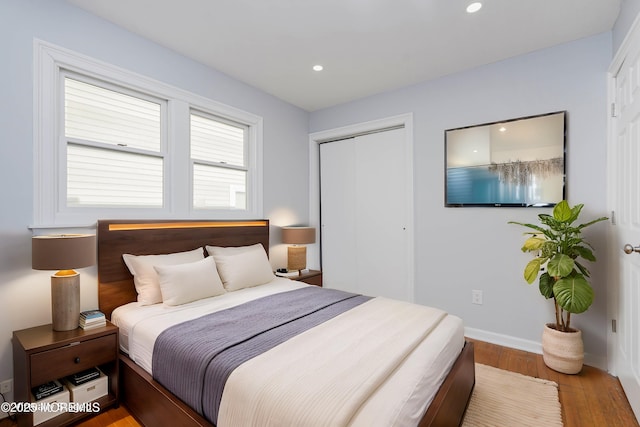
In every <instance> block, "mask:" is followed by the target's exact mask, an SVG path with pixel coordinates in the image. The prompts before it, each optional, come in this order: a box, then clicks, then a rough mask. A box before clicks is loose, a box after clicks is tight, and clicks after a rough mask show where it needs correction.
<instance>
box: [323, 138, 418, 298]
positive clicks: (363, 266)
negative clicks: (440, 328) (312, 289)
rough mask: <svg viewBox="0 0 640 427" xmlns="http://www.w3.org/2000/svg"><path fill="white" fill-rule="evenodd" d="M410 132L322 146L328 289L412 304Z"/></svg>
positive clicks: (324, 238) (324, 278)
mask: <svg viewBox="0 0 640 427" xmlns="http://www.w3.org/2000/svg"><path fill="white" fill-rule="evenodd" d="M404 132H405V131H404V129H395V130H389V131H385V132H378V133H372V134H368V135H364V136H358V137H355V138H351V139H347V140H342V141H336V142H329V143H324V144H321V146H320V174H321V177H320V182H321V187H320V188H321V192H320V196H321V221H322V235H321V237H322V269H323V282H324V284H325V286H327V287H330V288H336V289H343V290H347V291H352V292H358V293H362V294H366V295H372V296H386V297H390V298H395V299H401V300H405V301H411V299H412V288H411V284H410V283H409V277H410V276H409V272H408V262H407V261H408V254H407V240H406V239H407V231H406V221H407V206H408V203H407V197H409V195H408V194H407V189H406V168H405V161H406V156H405V151H404V147H405V140H404V138H405V136H404Z"/></svg>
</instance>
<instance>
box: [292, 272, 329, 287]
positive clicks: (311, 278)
mask: <svg viewBox="0 0 640 427" xmlns="http://www.w3.org/2000/svg"><path fill="white" fill-rule="evenodd" d="M289 279H291V280H298V281H300V282H304V283H308V284H310V285H316V286H320V287H322V271H320V270H309V272H308V273H303V274H300V275H298V276H293V277H289Z"/></svg>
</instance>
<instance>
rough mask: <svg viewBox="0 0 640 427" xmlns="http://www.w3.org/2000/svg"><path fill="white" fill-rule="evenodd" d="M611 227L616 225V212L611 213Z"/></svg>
mask: <svg viewBox="0 0 640 427" xmlns="http://www.w3.org/2000/svg"><path fill="white" fill-rule="evenodd" d="M610 218H611V225H616V211H611V217H610Z"/></svg>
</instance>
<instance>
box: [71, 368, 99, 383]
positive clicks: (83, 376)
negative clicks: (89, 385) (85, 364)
mask: <svg viewBox="0 0 640 427" xmlns="http://www.w3.org/2000/svg"><path fill="white" fill-rule="evenodd" d="M99 376H100V371H99V370H98V368H89V369H87V370H84V371H82V372H77V373H75V374H72V375H69V376H68V377H66V380H67V381H69V382H70V383H71V384H73V385H80V384H84V383H86V382H88V381H91V380H93V379H95V378H98V377H99Z"/></svg>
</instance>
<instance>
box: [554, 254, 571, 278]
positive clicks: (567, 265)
mask: <svg viewBox="0 0 640 427" xmlns="http://www.w3.org/2000/svg"><path fill="white" fill-rule="evenodd" d="M574 266H575V263H574V262H573V260H572V259H571V257H569V256H568V255H565V254H557V255H555V256H554V257H553V258H551V259H550V260H549V264H547V269H548V270H549V274H550V275H551V276H553V277H566V276H568V275H569V274H571V272H572V271H573V267H574Z"/></svg>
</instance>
